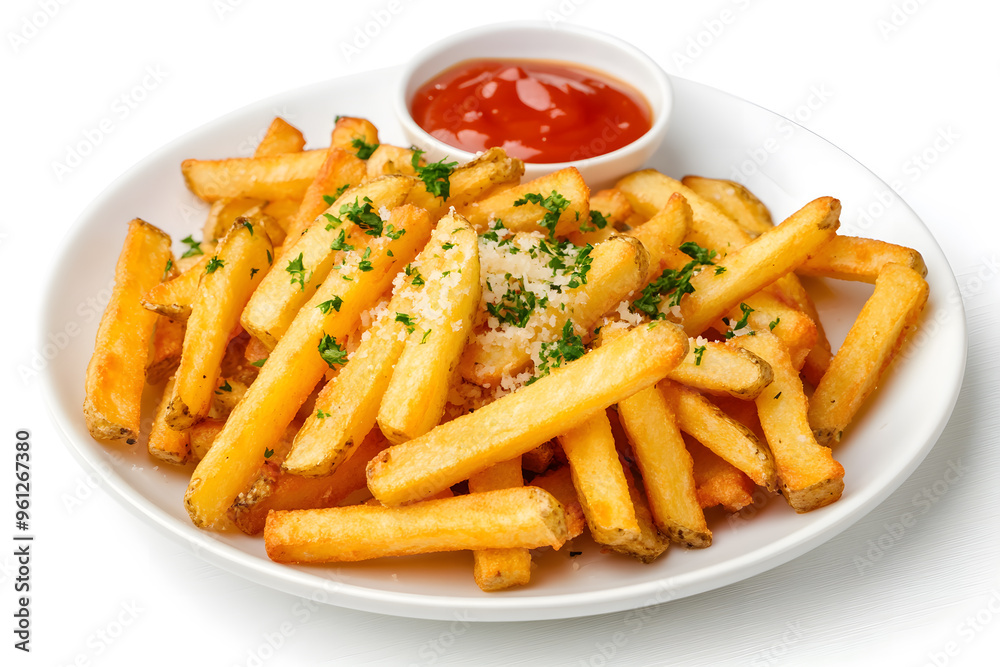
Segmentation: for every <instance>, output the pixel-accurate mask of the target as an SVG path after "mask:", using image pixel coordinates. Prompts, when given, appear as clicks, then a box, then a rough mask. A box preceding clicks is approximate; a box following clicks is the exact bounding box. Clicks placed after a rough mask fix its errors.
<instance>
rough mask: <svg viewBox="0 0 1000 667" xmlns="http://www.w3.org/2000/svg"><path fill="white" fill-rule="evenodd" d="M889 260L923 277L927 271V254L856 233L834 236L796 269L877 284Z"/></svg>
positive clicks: (805, 272)
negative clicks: (859, 236)
mask: <svg viewBox="0 0 1000 667" xmlns="http://www.w3.org/2000/svg"><path fill="white" fill-rule="evenodd" d="M889 263H892V264H900V265H902V266H905V267H907V268H910V269H912V270H913V271H915V272H916V273H918V274H919V275H920V276H921V277H924V276H926V275H927V265H926V264H924V258H923V257H921V256H920V253H919V252H917V251H916V250H914V249H913V248H907V247H905V246H900V245H895V244H894V243H886V242H885V241H876V240H874V239H865V238H858V237H854V236H834V237H833V238H832V239H830V240H829V241H828V242H827V243H824V244H823V245H821V246H820V247H818V248H816V249H815V250H814V251H813V252H811V253H809V255H808V256H807V257H806V261H804V262H802V264H801V265H800V266H799V267H798V268H797V269H796V271H798V272H799V273H801V274H802V275H805V276H821V277H824V278H838V279H840V280H858V281H861V282H864V283H871V284H875V281H876V279H877V278H878V275H879V273H881V271H882V268H883V267H885V265H886V264H889Z"/></svg>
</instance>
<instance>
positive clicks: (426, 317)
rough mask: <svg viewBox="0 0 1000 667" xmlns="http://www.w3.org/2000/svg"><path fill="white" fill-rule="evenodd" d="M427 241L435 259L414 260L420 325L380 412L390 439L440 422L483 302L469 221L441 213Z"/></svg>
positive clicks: (412, 333)
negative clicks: (420, 280)
mask: <svg viewBox="0 0 1000 667" xmlns="http://www.w3.org/2000/svg"><path fill="white" fill-rule="evenodd" d="M428 246H429V248H430V250H431V251H433V255H432V257H431V258H430V259H433V261H426V262H417V264H416V266H417V267H418V269H419V270H420V271H421V274H422V275H423V278H424V280H425V283H426V284H425V285H424V288H423V290H421V291H420V292H418V293H416V295H415V296H414V297H413V313H414V316H415V320H416V325H415V326H413V327H412V328H413V331H410V332H409V335H408V337H407V339H406V345H405V347H404V348H403V352H402V354H401V355H400V357H399V361H398V362H397V363H396V367H395V369H394V370H393V372H392V379H391V380H390V382H389V386H388V387H387V388H386V390H385V395H384V396H383V398H382V404H381V407H380V408H379V412H378V425H379V427H380V428H381V429H382V433H384V434H385V437H387V438H388V439H389V441H390V442H392V443H399V442H403V441H405V440H410V439H412V438H415V437H417V436H418V435H423V434H424V433H426V432H427V431H429V430H431V429H432V428H434V427H435V426H437V424H438V422H439V421H441V416H442V415H443V414H444V406H445V402H446V401H447V399H448V387H449V385H450V384H451V379H452V377H453V376H454V371H455V368H456V366H457V365H458V360H459V357H460V355H461V354H462V350H463V349H464V348H465V343H466V341H467V340H468V339H469V333H470V332H471V331H472V321H473V317H474V316H475V314H476V309H477V308H478V307H479V299H480V295H481V288H480V285H479V242H478V237H477V236H476V232H475V231H474V230H473V229H472V227H471V226H470V225H469V223H468V222H467V221H466V220H464V219H463V218H461V217H460V216H457V215H448V216H445V217H444V218H441V221H440V222H439V223H438V226H437V228H436V229H435V230H434V233H433V234H432V235H431V240H430V242H429V243H428Z"/></svg>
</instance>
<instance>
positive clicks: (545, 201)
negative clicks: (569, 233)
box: [514, 190, 570, 239]
mask: <svg viewBox="0 0 1000 667" xmlns="http://www.w3.org/2000/svg"><path fill="white" fill-rule="evenodd" d="M528 203H531V204H538V205H539V206H541V207H542V208H544V209H545V211H546V213H545V215H544V216H542V219H541V221H540V222H539V224H540V225H541V226H542V227H544V228H545V229H547V230H548V231H549V237H550V238H553V239H554V238H555V237H556V225H558V224H559V216H561V215H562V213H563V211H565V210H566V209H567V208H569V204H570V201H569V200H568V199H566V198H565V197H563V196H562V195H561V194H559V193H558V192H556V191H555V190H553V191H552V194H550V195H549V196H548V197H543V196H542V195H541V193H539V192H529V193H527V194H525V195H524V197H522V198H521V199H518V200H517V201H516V202H514V206H524V205H525V204H528Z"/></svg>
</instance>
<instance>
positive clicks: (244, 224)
mask: <svg viewBox="0 0 1000 667" xmlns="http://www.w3.org/2000/svg"><path fill="white" fill-rule="evenodd" d="M240 220H241V221H242V222H243V226H244V227H246V228H247V229H249V230H250V236H253V225H251V224H250V221H249V220H247V219H246V218H241V219H240Z"/></svg>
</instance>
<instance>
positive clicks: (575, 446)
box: [559, 412, 639, 547]
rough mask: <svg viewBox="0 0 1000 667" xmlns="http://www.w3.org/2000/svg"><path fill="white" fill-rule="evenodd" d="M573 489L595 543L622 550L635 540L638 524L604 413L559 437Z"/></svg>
mask: <svg viewBox="0 0 1000 667" xmlns="http://www.w3.org/2000/svg"><path fill="white" fill-rule="evenodd" d="M559 444H560V445H562V449H563V452H565V453H566V460H567V461H568V462H569V468H570V472H571V474H572V479H573V486H574V487H575V488H576V492H577V497H578V498H579V500H580V505H581V507H582V508H583V514H584V516H585V517H586V518H587V525H588V527H589V528H590V534H591V535H592V536H593V538H594V541H595V542H597V543H598V544H604V545H607V546H610V547H622V546H624V545H626V544H628V543H632V542H635V541H637V540H638V539H639V524H638V522H637V521H636V518H635V508H634V507H633V506H632V499H631V497H630V496H629V490H628V482H626V481H625V473H624V472H622V464H621V462H620V461H619V460H618V450H617V449H616V448H615V436H614V434H613V433H612V432H611V423H610V422H609V421H608V415H607V414H606V413H605V412H598V413H597V414H595V415H594V416H593V417H591V418H590V419H588V420H586V421H584V422H582V423H581V424H579V425H577V426H576V427H574V428H571V429H570V430H568V431H566V432H565V433H563V434H562V435H560V436H559Z"/></svg>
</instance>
